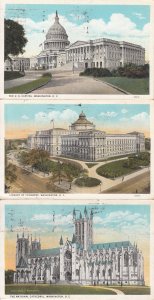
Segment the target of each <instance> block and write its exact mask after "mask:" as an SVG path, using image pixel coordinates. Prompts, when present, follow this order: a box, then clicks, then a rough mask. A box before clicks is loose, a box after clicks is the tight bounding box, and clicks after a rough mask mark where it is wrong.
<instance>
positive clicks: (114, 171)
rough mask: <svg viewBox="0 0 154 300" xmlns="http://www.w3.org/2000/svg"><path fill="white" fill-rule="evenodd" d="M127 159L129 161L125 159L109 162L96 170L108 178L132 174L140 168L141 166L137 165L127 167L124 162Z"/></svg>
mask: <svg viewBox="0 0 154 300" xmlns="http://www.w3.org/2000/svg"><path fill="white" fill-rule="evenodd" d="M127 161H128V160H127V159H123V160H119V161H114V162H111V163H107V164H105V165H103V166H101V167H99V168H98V169H97V170H96V172H97V174H99V175H101V176H104V177H106V178H116V177H120V176H124V175H127V174H130V173H132V172H134V171H136V170H139V167H136V168H135V169H132V168H129V167H125V166H124V163H125V162H127Z"/></svg>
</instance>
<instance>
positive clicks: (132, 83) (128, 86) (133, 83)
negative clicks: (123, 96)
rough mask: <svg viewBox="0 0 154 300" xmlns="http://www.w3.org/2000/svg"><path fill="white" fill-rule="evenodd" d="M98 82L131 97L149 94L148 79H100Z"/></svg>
mask: <svg viewBox="0 0 154 300" xmlns="http://www.w3.org/2000/svg"><path fill="white" fill-rule="evenodd" d="M99 80H103V81H105V82H108V83H111V84H113V85H115V86H117V87H119V88H121V89H123V90H125V91H126V92H128V93H131V94H133V95H148V94H149V78H127V77H102V78H99Z"/></svg>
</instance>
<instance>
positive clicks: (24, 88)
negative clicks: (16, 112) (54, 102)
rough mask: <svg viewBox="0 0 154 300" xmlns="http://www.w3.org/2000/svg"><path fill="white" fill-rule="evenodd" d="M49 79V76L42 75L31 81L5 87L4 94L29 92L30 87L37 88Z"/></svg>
mask: <svg viewBox="0 0 154 300" xmlns="http://www.w3.org/2000/svg"><path fill="white" fill-rule="evenodd" d="M50 79H51V77H50V76H42V77H41V78H39V79H36V80H33V81H31V82H28V83H25V84H22V85H19V86H15V87H12V88H9V89H5V90H4V93H5V94H25V93H28V92H30V91H31V90H32V89H37V88H39V87H40V86H41V85H43V84H46V83H48V81H49V80H50Z"/></svg>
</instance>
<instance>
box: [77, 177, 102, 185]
mask: <svg viewBox="0 0 154 300" xmlns="http://www.w3.org/2000/svg"><path fill="white" fill-rule="evenodd" d="M100 183H101V181H100V180H99V179H97V178H93V177H80V178H77V179H76V180H75V184H76V185H77V186H81V187H93V186H97V185H99V184H100Z"/></svg>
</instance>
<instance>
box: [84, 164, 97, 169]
mask: <svg viewBox="0 0 154 300" xmlns="http://www.w3.org/2000/svg"><path fill="white" fill-rule="evenodd" d="M86 165H87V167H88V168H92V167H94V166H96V165H97V164H95V163H91V164H90V163H86Z"/></svg>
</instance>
